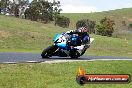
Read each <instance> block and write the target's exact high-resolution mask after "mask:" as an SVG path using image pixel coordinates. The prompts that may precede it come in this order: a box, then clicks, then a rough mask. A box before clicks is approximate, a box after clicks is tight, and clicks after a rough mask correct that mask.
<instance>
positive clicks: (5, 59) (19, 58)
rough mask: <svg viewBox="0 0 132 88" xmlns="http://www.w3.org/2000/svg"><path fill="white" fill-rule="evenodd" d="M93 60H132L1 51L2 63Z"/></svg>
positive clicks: (0, 58)
mask: <svg viewBox="0 0 132 88" xmlns="http://www.w3.org/2000/svg"><path fill="white" fill-rule="evenodd" d="M57 60H58V61H60V60H61V61H65V60H71V61H72V60H74V61H76V60H77V61H78V60H80V61H82V60H84V61H91V60H132V58H128V57H113V56H82V57H80V58H79V59H71V58H60V57H52V58H49V59H48V58H47V59H42V58H41V55H40V53H0V63H26V62H34V63H38V62H46V61H57Z"/></svg>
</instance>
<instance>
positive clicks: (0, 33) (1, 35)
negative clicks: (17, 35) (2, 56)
mask: <svg viewBox="0 0 132 88" xmlns="http://www.w3.org/2000/svg"><path fill="white" fill-rule="evenodd" d="M10 36H11V33H9V32H6V31H0V38H8V37H10Z"/></svg>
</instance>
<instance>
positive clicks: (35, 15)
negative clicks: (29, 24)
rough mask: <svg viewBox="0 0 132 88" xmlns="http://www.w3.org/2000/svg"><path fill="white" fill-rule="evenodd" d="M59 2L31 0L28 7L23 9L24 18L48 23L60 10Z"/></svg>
mask: <svg viewBox="0 0 132 88" xmlns="http://www.w3.org/2000/svg"><path fill="white" fill-rule="evenodd" d="M59 7H60V2H59V1H57V2H56V1H55V0H54V1H53V3H51V2H48V1H44V0H39V1H37V0H33V1H32V2H31V4H30V6H29V8H27V9H26V11H25V13H24V14H25V18H26V19H31V20H33V21H38V20H40V21H41V22H44V23H48V22H49V21H53V20H54V19H55V17H56V15H58V14H59V13H60V11H61V9H60V8H59Z"/></svg>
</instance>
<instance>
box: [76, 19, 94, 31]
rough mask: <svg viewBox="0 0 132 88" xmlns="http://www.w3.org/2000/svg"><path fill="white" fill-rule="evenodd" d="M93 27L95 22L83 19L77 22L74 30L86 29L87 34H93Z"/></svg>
mask: <svg viewBox="0 0 132 88" xmlns="http://www.w3.org/2000/svg"><path fill="white" fill-rule="evenodd" d="M95 25H96V22H95V21H90V20H89V19H83V20H78V21H77V23H76V28H77V29H78V28H79V27H87V28H88V29H89V33H94V28H95Z"/></svg>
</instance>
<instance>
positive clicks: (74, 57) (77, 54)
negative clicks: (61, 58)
mask: <svg viewBox="0 0 132 88" xmlns="http://www.w3.org/2000/svg"><path fill="white" fill-rule="evenodd" d="M70 57H71V58H72V59H78V57H80V54H79V52H78V51H76V50H72V51H71V52H70Z"/></svg>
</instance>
